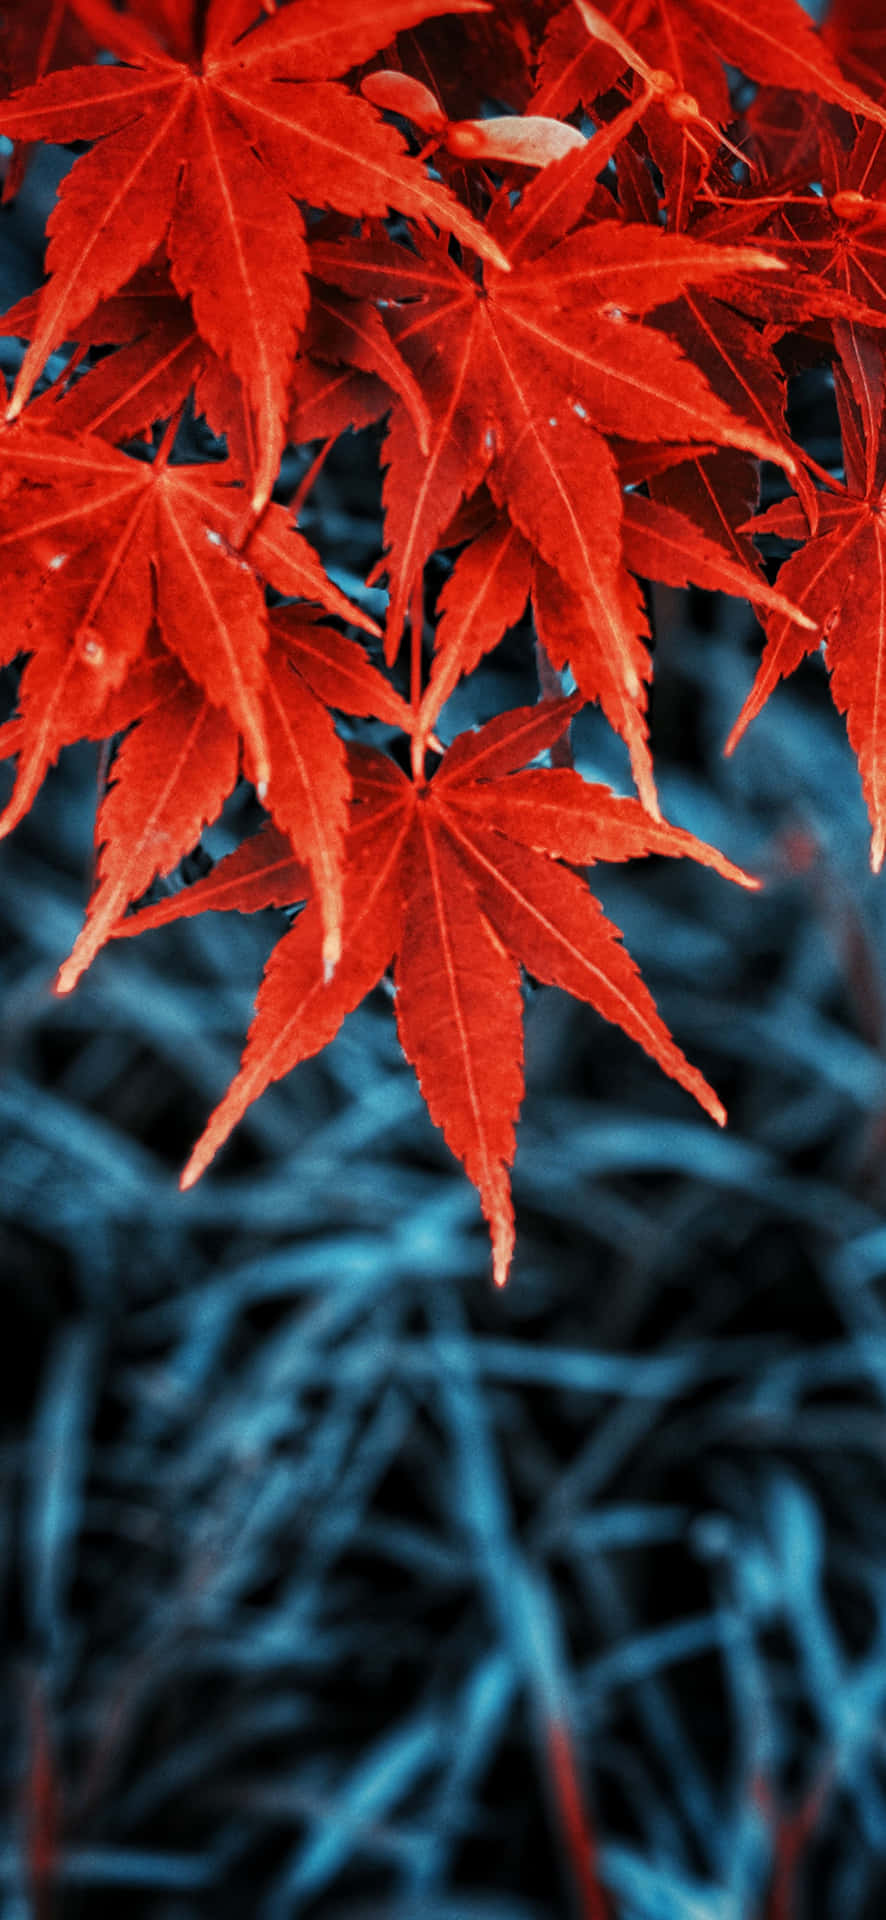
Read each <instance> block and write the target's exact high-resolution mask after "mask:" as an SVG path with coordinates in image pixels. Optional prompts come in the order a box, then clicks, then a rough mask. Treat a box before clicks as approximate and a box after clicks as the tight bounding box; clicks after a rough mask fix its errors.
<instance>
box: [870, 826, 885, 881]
mask: <svg viewBox="0 0 886 1920" xmlns="http://www.w3.org/2000/svg"><path fill="white" fill-rule="evenodd" d="M884 852H886V821H884V820H878V821H877V825H876V827H875V828H874V837H873V839H872V841H871V872H872V873H879V872H880V869H881V867H882V865H883V854H884Z"/></svg>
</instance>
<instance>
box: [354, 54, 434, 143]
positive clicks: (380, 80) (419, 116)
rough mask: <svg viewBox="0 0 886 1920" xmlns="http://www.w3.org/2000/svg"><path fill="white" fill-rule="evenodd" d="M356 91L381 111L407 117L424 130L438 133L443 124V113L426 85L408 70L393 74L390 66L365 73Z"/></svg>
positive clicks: (406, 118) (393, 70)
mask: <svg viewBox="0 0 886 1920" xmlns="http://www.w3.org/2000/svg"><path fill="white" fill-rule="evenodd" d="M360 92H361V93H362V94H363V96H364V98H365V99H366V100H369V101H371V103H372V105H373V106H374V107H380V108H381V109H382V112H383V113H401V114H402V115H403V118H404V120H411V121H412V123H413V125H414V126H416V127H421V128H422V130H423V132H425V133H442V132H443V130H444V128H445V126H446V115H445V113H444V112H443V109H442V107H441V106H440V104H439V101H437V100H435V99H434V96H433V94H432V92H431V90H430V87H425V86H423V85H422V82H421V81H420V80H413V78H412V75H411V74H409V73H397V72H396V71H395V69H393V68H391V67H383V68H382V69H381V71H380V72H378V73H367V74H366V76H365V78H364V79H362V80H361V82H360Z"/></svg>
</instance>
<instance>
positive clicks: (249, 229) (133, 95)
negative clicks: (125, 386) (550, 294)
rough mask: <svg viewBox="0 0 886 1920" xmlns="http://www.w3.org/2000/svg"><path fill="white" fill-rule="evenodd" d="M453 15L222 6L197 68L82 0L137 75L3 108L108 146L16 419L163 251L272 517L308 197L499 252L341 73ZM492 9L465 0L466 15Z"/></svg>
mask: <svg viewBox="0 0 886 1920" xmlns="http://www.w3.org/2000/svg"><path fill="white" fill-rule="evenodd" d="M434 4H435V0H385V4H384V5H381V6H376V7H372V8H369V9H367V8H365V7H363V6H362V5H359V4H357V0H343V4H341V5H339V6H337V7H336V8H335V10H334V12H330V9H329V8H328V7H327V6H325V5H324V4H322V0H295V4H291V5H288V6H283V7H281V8H280V9H279V10H278V11H277V12H276V13H275V14H274V16H273V18H272V19H265V20H264V23H263V24H260V25H259V26H257V27H256V28H255V30H254V31H249V29H250V28H251V27H252V23H253V19H254V13H255V10H254V9H252V8H249V7H244V8H239V9H238V8H236V7H232V6H231V5H230V4H229V0H210V5H209V7H208V8H207V10H206V19H205V31H204V33H203V35H202V43H201V45H200V47H199V48H198V47H197V46H196V45H195V44H192V45H191V47H190V57H188V56H187V55H186V54H184V53H183V52H179V53H175V52H169V51H167V48H166V45H165V44H164V43H163V41H162V39H161V38H158V37H157V34H156V33H155V32H154V31H152V29H151V26H149V25H147V24H145V22H144V21H143V20H141V19H139V18H137V17H135V16H133V15H131V14H126V15H121V14H118V13H116V12H114V10H113V9H112V8H111V7H110V6H109V5H108V4H107V3H106V0H77V6H76V11H77V13H78V16H79V17H80V18H81V19H82V20H83V22H84V23H85V24H86V25H88V27H89V29H90V31H91V32H92V33H93V34H94V35H95V36H96V39H97V40H98V42H99V43H100V44H101V45H102V46H104V47H106V48H107V49H108V50H109V51H111V52H112V53H114V54H115V55H116V56H117V57H118V60H119V61H120V62H121V64H119V65H115V66H96V67H80V68H74V69H72V70H70V71H67V72H64V73H58V74H49V75H47V76H46V77H45V78H44V79H42V80H40V81H38V82H37V83H36V85H34V86H33V87H29V88H25V89H23V90H22V91H20V92H18V93H16V94H15V95H14V96H13V97H12V99H11V100H10V101H8V102H7V103H6V104H5V106H4V108H3V113H2V130H3V131H4V132H6V133H8V134H11V135H12V136H13V137H15V138H17V139H24V140H56V141H70V140H75V139H78V140H79V139H82V140H91V141H96V142H97V143H98V144H97V145H95V146H93V147H92V149H91V150H90V152H89V153H87V154H85V155H84V156H83V157H82V158H81V159H80V160H78V162H77V163H76V165H75V166H74V167H73V169H72V170H71V172H70V174H69V175H68V176H67V178H66V179H65V181H64V183H63V187H62V191H61V194H60V197H59V203H58V206H57V208H56V209H55V212H54V213H53V216H52V218H51V220H50V223H49V233H50V244H49V249H48V252H47V267H48V269H49V272H50V279H49V281H48V284H47V286H46V288H45V290H44V293H43V297H42V300H41V304H40V311H39V316H38V320H37V325H36V328H35V332H34V336H33V338H32V340H31V343H30V347H29V349H28V352H27V354H26V356H25V360H24V363H23V365H22V368H21V372H20V374H19V378H18V381H17V383H16V389H15V393H14V395H13V400H12V413H13V415H14V414H16V413H17V412H18V411H19V410H20V409H21V407H22V406H23V404H24V402H25V400H26V399H27V396H28V394H29V392H30V391H31V389H32V387H33V385H34V382H35V380H36V379H37V377H38V375H39V373H40V370H41V368H42V366H43V365H44V363H45V361H46V357H47V355H48V353H49V352H50V350H51V349H52V348H53V347H54V346H56V345H57V344H58V343H59V342H60V341H61V340H62V339H63V338H65V337H66V336H68V335H70V334H71V333H73V332H74V331H75V329H76V327H77V325H78V324H79V322H80V321H81V320H82V319H83V318H84V316H85V315H86V314H88V313H89V312H90V310H91V309H92V308H93V307H94V306H95V305H96V304H97V302H98V301H99V300H100V299H103V298H105V297H106V296H107V295H108V294H110V293H113V292H114V291H115V290H116V289H117V288H119V287H121V286H123V285H124V283H125V282H126V281H127V280H128V279H129V278H130V276H131V275H132V274H133V273H134V272H135V270H136V268H138V267H140V266H142V265H144V264H145V263H146V262H147V261H149V260H150V259H151V257H152V256H153V255H154V253H155V252H156V250H157V249H158V248H159V247H161V246H163V247H165V248H166V249H167V251H168V255H169V261H170V266H171V270H172V275H173V279H174V281H175V285H176V287H177V288H178V290H179V292H180V293H181V294H182V295H186V296H187V297H188V298H189V299H190V301H191V303H192V306H193V311H194V317H195V319H196V322H197V326H198V328H199V330H200V332H201V334H202V335H203V336H204V338H205V339H206V340H207V341H208V343H209V345H210V346H211V347H212V348H213V349H214V351H215V352H217V353H218V354H220V355H222V357H223V358H224V359H225V360H226V362H227V363H228V364H229V365H230V367H231V368H232V370H233V372H234V373H235V374H236V375H237V377H238V378H239V379H240V380H241V381H242V383H243V385H244V387H245V389H246V391H247V393H248V395H249V400H250V405H251V407H252V410H253V413H254V418H255V423H256V434H257V441H258V446H259V459H258V463H257V468H256V473H255V477H254V494H253V507H254V510H255V511H256V512H257V511H258V510H259V509H260V507H261V506H263V505H264V503H265V502H266V501H267V499H268V497H269V495H270V491H271V487H272V485H273V482H274V479H275V477H276V472H277V466H278V462H279V457H280V452H281V449H282V446H283V444H284V438H285V422H286V417H287V412H288V402H289V385H290V375H291V363H292V358H293V354H294V351H295V346H296V342H297V340H298V337H299V334H300V333H301V332H302V330H303V328H304V323H305V318H306V314H307V308H308V290H307V285H306V281H305V270H306V266H307V249H306V239H305V226H304V218H303V215H302V212H301V210H300V206H299V204H298V203H299V201H301V202H308V203H312V204H314V205H315V206H336V207H339V208H340V209H341V210H342V211H343V212H345V213H348V214H357V215H360V214H364V213H369V214H377V215H383V214H385V213H386V212H387V210H388V208H389V207H391V206H394V207H397V208H398V209H399V210H400V211H401V212H402V213H405V214H409V215H413V216H415V217H417V218H419V219H423V220H428V219H436V220H437V221H438V222H439V223H440V224H442V225H443V226H444V227H446V229H447V230H448V231H452V232H455V233H457V234H459V236H460V237H461V238H462V239H464V240H465V241H468V242H470V243H471V244H473V245H474V246H476V247H479V248H480V250H481V251H483V250H484V249H488V250H489V251H491V252H492V253H493V254H497V249H496V248H495V244H494V242H492V241H488V242H487V240H486V238H485V236H484V233H483V230H482V229H481V228H480V227H479V226H478V224H477V223H476V222H475V221H474V220H473V219H472V218H471V216H470V215H469V214H468V213H467V212H466V211H465V210H464V209H462V208H461V207H460V206H459V204H458V202H457V201H456V200H455V199H454V198H453V197H452V196H451V195H450V194H449V193H447V191H446V190H445V188H444V187H443V186H442V185H440V184H439V183H437V182H434V181H432V180H430V179H429V178H428V177H427V175H426V173H425V170H424V168H423V167H422V166H421V165H419V164H417V163H416V162H415V161H414V160H412V159H411V158H410V156H409V154H408V152H407V150H406V148H405V146H404V144H403V141H402V139H401V137H400V136H399V135H398V134H397V132H396V131H395V130H394V129H393V128H391V127H389V126H387V125H386V124H385V122H384V121H383V120H382V119H381V118H380V116H379V115H378V114H376V112H375V111H374V109H373V108H372V107H371V106H370V105H369V103H368V102H367V101H364V100H362V99H360V98H359V97H356V96H354V95H353V94H351V93H349V92H348V91H347V90H346V88H344V87H342V86H340V85H338V84H337V83H336V82H334V81H333V80H332V79H331V78H330V76H332V75H336V74H340V73H342V72H347V71H348V69H349V68H351V67H353V66H355V65H357V64H358V63H359V62H360V61H362V60H365V59H366V58H367V57H368V56H369V55H371V54H372V53H373V52H374V51H375V50H376V48H377V47H379V46H381V45H384V44H385V42H386V41H387V40H389V39H390V38H391V37H392V35H393V34H394V33H396V32H397V30H398V29H399V28H403V27H407V26H409V25H410V24H412V23H414V22H415V21H416V20H417V19H422V18H424V17H425V16H426V15H427V14H428V12H433V11H434ZM474 4H475V0H449V11H451V12H456V13H457V12H459V11H461V10H464V8H465V7H467V8H468V9H470V8H472V7H473V6H474ZM153 24H154V25H156V24H158V23H157V22H154V23H153ZM498 257H500V256H498ZM281 259H285V261H286V273H285V275H283V276H281V274H280V272H279V261H280V260H281Z"/></svg>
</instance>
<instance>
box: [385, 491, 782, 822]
mask: <svg viewBox="0 0 886 1920" xmlns="http://www.w3.org/2000/svg"><path fill="white" fill-rule="evenodd" d="M721 457H724V458H725V457H729V456H721ZM731 457H732V458H735V457H736V456H731ZM680 470H682V468H681V469H680ZM459 518H460V522H461V524H459V523H458V522H456V524H455V525H454V526H453V527H452V528H450V530H449V536H448V538H445V539H444V541H443V543H442V544H443V545H444V546H445V545H447V544H449V543H450V542H451V543H452V544H455V542H456V541H457V540H458V539H464V537H465V534H466V533H468V532H470V534H471V536H472V537H471V538H470V539H469V541H468V544H467V545H466V546H465V547H464V548H463V550H462V552H461V553H460V554H459V557H458V559H457V560H456V562H455V565H454V566H453V569H452V572H451V574H450V576H449V578H448V580H447V581H446V583H445V585H444V587H443V589H442V592H441V594H440V596H439V601H438V608H437V611H438V615H439V619H438V622H437V627H436V633H435V639H434V662H433V666H432V669H431V675H430V678H429V680H428V684H427V687H426V688H425V692H424V695H423V697H422V701H421V704H420V707H419V710H418V715H417V718H416V722H415V727H414V730H413V736H412V751H413V764H414V765H416V766H417V765H418V764H419V763H420V760H421V756H422V754H423V752H424V749H425V747H426V745H427V740H428V736H429V734H430V732H431V730H432V729H433V728H434V726H435V725H436V722H437V719H438V716H439V714H440V711H441V709H442V707H443V705H444V702H445V701H446V700H448V698H449V696H450V694H451V693H452V691H453V689H454V687H455V686H456V684H457V682H458V680H459V679H461V678H462V676H463V675H465V674H468V673H471V672H472V671H473V669H474V668H475V667H476V666H477V664H478V662H479V661H480V660H481V659H482V658H483V655H484V654H486V653H488V652H489V651H490V649H491V648H492V647H494V646H496V645H497V643H498V641H499V640H500V639H501V638H502V635H503V634H504V633H505V632H506V631H507V629H508V628H509V627H512V626H514V625H516V623H517V621H518V620H519V619H520V616H521V614H522V613H523V610H524V608H525V606H526V602H527V599H528V598H530V597H531V601H532V607H533V612H534V616H535V626H536V632H537V634H538V637H539V639H540V641H541V643H542V645H543V647H544V651H545V654H546V655H547V658H548V660H549V661H550V663H551V665H552V666H553V667H555V668H556V669H557V670H558V671H560V670H562V669H563V668H565V667H566V666H569V667H570V668H571V671H572V674H573V676H574V678H575V681H576V683H577V685H578V688H579V690H580V692H581V693H582V695H583V696H584V698H585V700H594V701H599V702H600V705H601V706H602V708H603V711H604V713H605V714H606V717H607V719H608V721H609V723H610V725H611V726H613V727H614V728H615V731H616V732H617V733H618V734H620V735H621V737H622V739H623V740H624V741H625V743H626V745H627V747H628V749H629V752H630V756H631V770H632V772H633V775H634V779H635V781H636V783H637V790H638V792H639V794H640V796H641V798H642V800H643V803H644V806H645V807H646V808H647V809H648V811H649V812H651V813H653V814H657V812H658V802H657V799H656V792H655V784H654V780H653V775H652V762H651V759H650V755H649V748H648V742H647V727H646V720H645V700H644V697H643V693H642V692H641V693H640V694H639V695H635V696H633V697H628V696H627V695H626V691H625V687H624V683H623V680H622V678H621V677H620V675H619V673H618V671H617V663H616V662H614V661H613V659H612V657H611V655H610V653H609V651H608V649H607V646H606V633H605V631H601V628H600V625H599V623H598V622H597V621H595V619H594V617H593V609H592V608H589V607H588V605H587V604H586V602H585V601H583V600H582V598H581V596H580V594H578V593H576V592H575V589H574V588H573V587H571V586H569V585H567V583H566V582H565V581H564V580H563V579H562V578H561V576H560V575H559V574H558V573H557V572H556V571H555V569H554V568H552V567H550V566H548V565H547V563H546V562H545V561H544V560H542V559H541V558H540V557H539V556H538V555H537V554H534V553H533V550H532V548H531V546H530V545H529V543H528V541H526V540H524V539H523V537H522V535H521V534H520V532H519V531H518V529H517V528H516V527H515V526H514V525H513V522H512V521H511V520H510V519H509V518H508V515H507V514H506V513H502V512H497V511H496V509H495V507H494V504H493V502H492V501H491V500H490V499H489V496H488V495H487V494H485V491H483V490H481V493H480V494H478V495H477V496H475V499H474V501H472V502H471V503H469V505H468V507H467V509H466V510H464V511H463V513H462V515H461V516H460V517H459ZM621 531H622V545H623V552H624V559H625V565H626V567H628V568H630V569H631V571H632V572H634V573H636V574H638V575H640V576H641V577H642V578H646V579H653V580H660V581H663V582H666V583H667V584H668V585H671V586H687V585H688V584H689V582H690V581H691V582H692V583H693V584H694V585H696V586H702V587H707V588H708V589H710V590H712V591H719V592H725V593H733V594H739V595H749V596H750V597H751V598H754V599H759V601H760V604H761V605H766V604H768V605H769V606H773V605H774V604H776V602H775V601H773V598H772V596H773V594H774V593H776V590H775V589H773V588H772V587H770V586H769V585H768V583H767V581H766V580H765V577H764V576H763V573H762V570H761V569H760V567H759V562H757V563H756V571H755V572H752V571H751V569H750V568H749V566H748V564H747V561H746V560H745V558H744V556H743V555H742V554H741V553H740V551H737V550H735V551H730V548H729V547H728V545H727V543H726V541H725V539H724V538H723V537H722V534H721V537H720V538H719V539H718V538H716V537H712V535H711V533H710V532H708V531H707V529H706V528H705V526H704V525H702V524H699V522H698V520H695V519H693V518H691V517H690V516H689V515H688V514H687V513H685V512H682V511H681V510H680V508H679V507H678V506H676V505H673V504H670V503H669V502H667V501H658V500H655V499H651V500H650V499H646V498H645V497H644V496H643V495H642V494H640V493H637V492H630V493H628V494H627V495H626V496H625V499H624V505H623V520H622V530H621ZM750 544H751V543H750V541H749V542H748V545H749V546H750ZM751 553H752V555H753V548H751ZM753 557H754V558H756V556H753ZM626 578H627V580H628V588H629V591H630V594H631V599H630V602H626V618H630V619H632V620H633V622H634V626H635V630H636V636H637V637H636V645H635V650H634V654H633V662H632V664H633V667H634V671H635V674H636V676H637V680H638V682H639V683H640V684H641V686H643V687H645V682H647V681H648V680H649V678H650V676H651V671H652V663H651V660H650V658H649V655H648V653H647V650H646V647H645V644H644V641H645V639H646V638H647V637H648V630H647V627H646V624H645V614H644V611H643V602H642V597H641V595H640V593H639V591H638V589H637V587H636V584H635V583H634V582H631V581H630V579H629V576H626ZM776 599H777V601H778V602H780V607H781V611H783V612H796V609H793V608H791V606H790V603H789V602H788V603H785V602H784V601H783V600H781V596H780V595H777V594H776Z"/></svg>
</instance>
